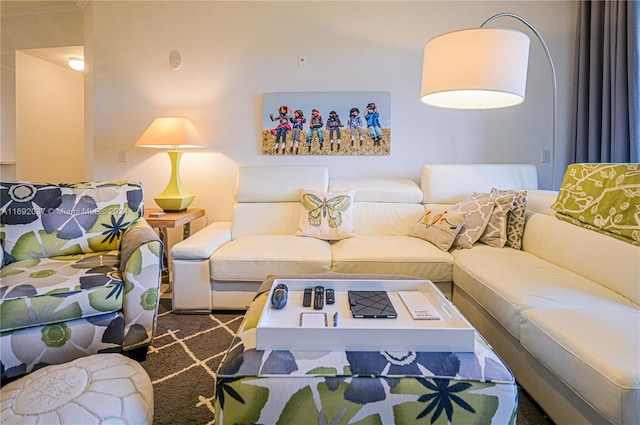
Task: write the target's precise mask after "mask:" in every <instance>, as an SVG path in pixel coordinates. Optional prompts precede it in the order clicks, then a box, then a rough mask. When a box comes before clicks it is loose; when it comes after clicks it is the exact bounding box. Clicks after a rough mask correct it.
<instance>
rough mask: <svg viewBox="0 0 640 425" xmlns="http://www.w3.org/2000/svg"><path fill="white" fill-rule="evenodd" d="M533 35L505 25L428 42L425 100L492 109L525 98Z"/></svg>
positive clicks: (442, 103)
mask: <svg viewBox="0 0 640 425" xmlns="http://www.w3.org/2000/svg"><path fill="white" fill-rule="evenodd" d="M528 60H529V37H527V36H526V35H525V34H523V33H521V32H519V31H515V30H510V29H503V28H477V29H468V30H462V31H455V32H450V33H447V34H443V35H440V36H438V37H435V38H433V39H431V40H430V41H429V42H428V43H427V44H426V45H425V46H424V61H423V65H422V89H421V92H420V99H421V100H422V102H424V103H426V104H428V105H432V106H438V107H442V108H455V109H491V108H503V107H507V106H513V105H517V104H519V103H522V102H523V101H524V94H525V89H526V83H527V66H528Z"/></svg>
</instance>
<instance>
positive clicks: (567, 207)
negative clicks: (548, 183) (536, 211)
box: [551, 164, 640, 245]
mask: <svg viewBox="0 0 640 425" xmlns="http://www.w3.org/2000/svg"><path fill="white" fill-rule="evenodd" d="M551 208H553V209H554V210H556V211H557V217H558V218H559V219H561V220H564V221H568V222H571V223H573V224H577V225H579V226H582V227H586V228H589V229H592V230H596V231H598V232H600V233H604V234H606V235H609V236H612V237H615V238H618V239H621V240H624V241H626V242H629V243H632V244H635V245H639V244H640V164H571V165H569V167H567V171H566V172H565V175H564V179H563V181H562V186H561V187H560V192H559V193H558V198H557V199H556V202H555V203H554V204H553V205H551Z"/></svg>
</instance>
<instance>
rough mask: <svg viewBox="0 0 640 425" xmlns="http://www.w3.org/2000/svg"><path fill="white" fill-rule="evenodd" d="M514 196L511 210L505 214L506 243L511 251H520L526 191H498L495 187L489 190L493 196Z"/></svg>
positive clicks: (525, 211)
mask: <svg viewBox="0 0 640 425" xmlns="http://www.w3.org/2000/svg"><path fill="white" fill-rule="evenodd" d="M511 192H513V194H514V202H513V209H512V210H511V211H510V212H509V214H507V243H506V244H505V246H508V247H510V248H513V249H522V235H524V223H525V218H526V213H527V191H526V190H500V189H496V188H495V187H494V188H492V189H491V193H494V194H498V195H500V194H506V193H511Z"/></svg>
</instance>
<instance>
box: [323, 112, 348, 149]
mask: <svg viewBox="0 0 640 425" xmlns="http://www.w3.org/2000/svg"><path fill="white" fill-rule="evenodd" d="M340 127H344V125H343V124H342V122H341V121H340V117H339V116H338V113H337V112H336V111H331V112H329V118H328V119H327V130H329V140H331V150H333V140H334V139H333V134H334V133H337V134H338V137H337V138H338V150H340V140H341V139H342V135H341V134H340V132H341V131H340Z"/></svg>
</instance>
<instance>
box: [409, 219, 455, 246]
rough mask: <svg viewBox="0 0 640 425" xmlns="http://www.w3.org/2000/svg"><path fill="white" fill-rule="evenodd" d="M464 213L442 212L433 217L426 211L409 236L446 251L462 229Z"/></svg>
mask: <svg viewBox="0 0 640 425" xmlns="http://www.w3.org/2000/svg"><path fill="white" fill-rule="evenodd" d="M464 217H465V213H463V212H452V211H444V212H441V213H440V214H436V215H433V214H432V212H431V211H427V212H426V213H425V214H424V215H423V216H422V218H421V219H420V221H418V222H417V223H416V224H415V225H414V226H413V230H412V232H411V236H416V237H418V238H421V239H424V240H426V241H427V242H431V243H432V244H434V245H435V246H437V247H438V248H440V249H441V250H443V251H448V250H449V248H451V245H453V241H454V240H455V239H456V236H457V235H458V233H459V232H460V229H462V225H463V223H464Z"/></svg>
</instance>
